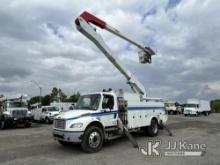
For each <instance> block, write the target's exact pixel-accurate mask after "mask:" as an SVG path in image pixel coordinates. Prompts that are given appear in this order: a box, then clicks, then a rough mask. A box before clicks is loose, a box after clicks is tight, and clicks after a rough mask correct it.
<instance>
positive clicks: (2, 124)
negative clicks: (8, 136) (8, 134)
mask: <svg viewBox="0 0 220 165" xmlns="http://www.w3.org/2000/svg"><path fill="white" fill-rule="evenodd" d="M4 128H6V124H5V120H4V119H0V129H4Z"/></svg>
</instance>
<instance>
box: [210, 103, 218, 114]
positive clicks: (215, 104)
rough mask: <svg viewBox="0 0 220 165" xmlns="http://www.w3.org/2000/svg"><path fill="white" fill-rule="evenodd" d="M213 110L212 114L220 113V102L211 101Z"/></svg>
mask: <svg viewBox="0 0 220 165" xmlns="http://www.w3.org/2000/svg"><path fill="white" fill-rule="evenodd" d="M211 109H212V112H217V113H218V112H220V100H212V101H211Z"/></svg>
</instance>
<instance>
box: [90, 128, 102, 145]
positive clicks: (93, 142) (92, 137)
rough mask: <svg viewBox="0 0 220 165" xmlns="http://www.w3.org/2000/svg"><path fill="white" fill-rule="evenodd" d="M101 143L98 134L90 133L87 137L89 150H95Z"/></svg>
mask: <svg viewBox="0 0 220 165" xmlns="http://www.w3.org/2000/svg"><path fill="white" fill-rule="evenodd" d="M100 143H101V136H100V134H99V133H98V132H96V131H95V132H92V133H91V134H90V135H89V146H90V147H91V148H97V147H98V146H99V144H100Z"/></svg>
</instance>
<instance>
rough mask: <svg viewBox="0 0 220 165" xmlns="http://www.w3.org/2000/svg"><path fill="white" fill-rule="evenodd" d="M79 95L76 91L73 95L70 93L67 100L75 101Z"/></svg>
mask: <svg viewBox="0 0 220 165" xmlns="http://www.w3.org/2000/svg"><path fill="white" fill-rule="evenodd" d="M79 97H80V93H79V92H77V93H74V94H73V95H71V96H70V97H69V99H68V100H69V101H70V102H77V101H78V99H79Z"/></svg>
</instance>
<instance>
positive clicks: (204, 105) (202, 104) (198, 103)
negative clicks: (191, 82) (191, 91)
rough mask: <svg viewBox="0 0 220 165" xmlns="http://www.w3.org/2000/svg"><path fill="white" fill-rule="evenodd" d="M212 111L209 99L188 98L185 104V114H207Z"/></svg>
mask: <svg viewBox="0 0 220 165" xmlns="http://www.w3.org/2000/svg"><path fill="white" fill-rule="evenodd" d="M210 113H211V108H210V102H209V101H207V100H199V99H187V101H186V104H185V106H184V111H183V114H184V115H185V116H188V115H196V116H197V115H200V114H204V115H205V116H207V115H209V114H210Z"/></svg>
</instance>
